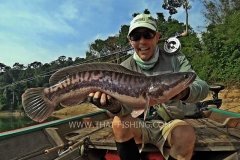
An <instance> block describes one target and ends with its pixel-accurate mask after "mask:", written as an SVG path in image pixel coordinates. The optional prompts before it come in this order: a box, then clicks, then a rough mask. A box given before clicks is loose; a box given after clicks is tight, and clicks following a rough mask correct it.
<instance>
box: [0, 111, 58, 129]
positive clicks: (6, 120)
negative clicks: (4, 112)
mask: <svg viewBox="0 0 240 160" xmlns="http://www.w3.org/2000/svg"><path fill="white" fill-rule="evenodd" d="M56 119H57V118H55V117H49V118H48V119H47V120H46V122H47V121H52V120H56ZM35 124H38V123H37V122H35V121H33V120H31V119H30V118H29V117H27V116H24V115H22V116H3V117H0V132H5V131H9V130H14V129H18V128H23V127H27V126H31V125H35Z"/></svg>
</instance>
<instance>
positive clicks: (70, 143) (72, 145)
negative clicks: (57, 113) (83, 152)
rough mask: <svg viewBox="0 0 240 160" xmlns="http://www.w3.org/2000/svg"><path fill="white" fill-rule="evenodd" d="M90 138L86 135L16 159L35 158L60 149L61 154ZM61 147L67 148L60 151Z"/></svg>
mask: <svg viewBox="0 0 240 160" xmlns="http://www.w3.org/2000/svg"><path fill="white" fill-rule="evenodd" d="M88 140H89V136H86V137H84V138H82V139H80V140H79V141H69V142H68V143H66V144H61V145H58V146H55V147H52V148H49V149H46V150H42V151H40V152H38V153H33V154H31V155H27V156H25V157H22V158H17V159H15V160H28V159H30V158H35V157H37V156H41V155H44V154H50V153H53V152H56V151H58V155H59V156H61V155H63V154H65V153H67V152H69V151H71V150H73V149H75V148H77V147H78V146H81V145H83V144H84V143H86V142H87V141H88ZM66 148H67V149H66ZM61 149H65V150H64V151H63V152H60V150H61Z"/></svg>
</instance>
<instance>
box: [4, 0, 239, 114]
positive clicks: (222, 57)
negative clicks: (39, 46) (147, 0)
mask: <svg viewBox="0 0 240 160" xmlns="http://www.w3.org/2000/svg"><path fill="white" fill-rule="evenodd" d="M181 2H184V0H182V1H179V0H171V1H170V0H164V5H163V7H166V9H169V12H172V14H174V13H176V11H177V10H176V11H175V10H173V8H178V7H181V6H182V5H183V3H181ZM193 3H194V2H193ZM202 3H203V4H204V6H205V10H204V11H203V15H204V17H205V18H206V22H207V23H206V24H207V25H206V26H205V28H206V29H205V31H203V32H202V33H201V34H197V33H196V32H195V31H194V30H193V28H192V27H191V26H190V25H188V33H189V34H188V36H187V37H183V38H180V41H181V46H182V48H181V51H182V52H183V53H184V54H185V55H186V56H187V58H188V60H189V61H190V62H191V64H192V66H193V69H194V70H195V71H196V72H197V73H198V75H199V77H200V78H202V79H204V80H206V81H207V82H208V83H209V84H211V83H222V84H224V85H227V84H233V83H234V84H235V85H236V84H237V85H239V84H240V83H239V80H240V74H239V73H240V65H239V64H240V51H239V50H240V25H239V22H240V10H239V7H240V0H232V1H230V2H228V1H225V0H202ZM174 5H175V6H174ZM183 7H184V6H183ZM185 7H186V6H185ZM187 7H189V9H190V6H187ZM171 9H172V10H171ZM145 11H147V10H145ZM152 14H153V13H152ZM156 17H157V18H156V21H157V24H158V30H159V31H160V32H161V35H162V37H169V36H174V35H175V34H176V33H182V32H183V31H184V30H185V28H186V26H185V25H186V24H184V23H182V22H179V21H178V20H176V19H173V18H172V17H171V16H169V17H167V18H165V17H164V15H163V13H156ZM128 27H129V25H128V24H127V25H126V24H123V25H122V26H121V28H120V30H119V33H117V34H116V35H114V36H109V37H108V38H107V39H105V40H102V39H96V40H95V41H94V42H92V43H91V44H89V49H88V51H86V58H80V57H77V58H75V60H73V59H72V58H71V57H66V56H64V55H63V56H60V57H59V58H58V59H57V60H55V61H52V62H50V63H45V64H42V63H41V62H37V61H35V62H32V63H31V64H28V65H27V66H24V65H23V64H19V63H18V62H16V63H15V64H14V65H13V66H12V67H10V66H6V65H5V64H4V63H0V92H1V94H0V110H20V109H22V105H21V95H22V93H23V92H24V91H25V90H26V89H27V88H31V87H48V86H49V83H48V81H49V77H50V76H51V75H52V74H53V73H54V72H55V71H57V70H58V69H61V68H63V67H66V66H71V65H76V64H80V63H86V62H93V61H98V62H112V63H120V62H121V61H123V60H125V59H126V58H127V57H129V56H130V55H131V53H132V52H131V51H129V50H128V49H129V48H130V45H129V43H128V40H127V32H128ZM159 46H160V47H162V46H163V43H161V44H159Z"/></svg>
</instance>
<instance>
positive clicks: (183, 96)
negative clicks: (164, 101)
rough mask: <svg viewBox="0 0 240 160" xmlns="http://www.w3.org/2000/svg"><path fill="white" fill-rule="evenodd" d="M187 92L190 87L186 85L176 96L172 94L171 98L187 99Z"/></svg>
mask: <svg viewBox="0 0 240 160" xmlns="http://www.w3.org/2000/svg"><path fill="white" fill-rule="evenodd" d="M189 93H190V88H189V87H187V88H186V89H184V90H183V91H182V92H180V93H178V94H177V95H176V96H174V97H173V98H171V99H180V100H182V101H184V100H187V98H188V97H189Z"/></svg>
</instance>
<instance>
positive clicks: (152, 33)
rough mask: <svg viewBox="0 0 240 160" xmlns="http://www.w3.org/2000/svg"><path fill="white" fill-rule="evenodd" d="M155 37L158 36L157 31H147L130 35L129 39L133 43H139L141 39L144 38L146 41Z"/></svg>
mask: <svg viewBox="0 0 240 160" xmlns="http://www.w3.org/2000/svg"><path fill="white" fill-rule="evenodd" d="M155 35H156V32H155V31H152V30H146V31H144V32H133V33H130V35H129V38H130V40H131V41H139V40H140V39H141V37H143V38H144V39H152V38H153V37H155Z"/></svg>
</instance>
